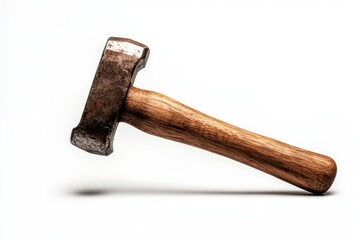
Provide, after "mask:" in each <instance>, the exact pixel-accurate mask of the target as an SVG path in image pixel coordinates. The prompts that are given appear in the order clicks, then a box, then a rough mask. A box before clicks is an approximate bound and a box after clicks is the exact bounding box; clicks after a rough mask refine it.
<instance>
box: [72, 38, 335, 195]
mask: <svg viewBox="0 0 360 240" xmlns="http://www.w3.org/2000/svg"><path fill="white" fill-rule="evenodd" d="M149 52H150V51H149V48H148V47H147V46H145V45H143V44H141V43H138V42H136V41H133V40H130V39H126V38H116V37H110V38H109V39H108V41H107V43H106V45H105V49H104V51H103V54H102V57H101V60H100V63H99V66H98V69H97V71H96V74H95V77H94V81H93V83H92V86H91V89H90V93H89V96H88V99H87V102H86V105H85V109H84V112H83V114H82V117H81V120H80V123H79V125H78V126H77V127H75V128H74V129H73V130H72V133H71V143H72V144H73V145H75V146H77V147H79V148H81V149H83V150H85V151H87V152H90V153H95V154H100V155H109V154H110V153H112V151H113V139H114V135H115V131H116V128H117V125H118V123H119V122H125V123H128V124H130V125H132V126H134V127H136V128H138V129H140V130H142V131H144V132H146V133H149V134H152V135H155V136H159V137H163V138H166V139H170V140H174V141H177V142H181V143H185V144H188V145H191V146H194V147H199V148H202V149H205V150H208V151H210V152H213V153H217V154H220V155H223V156H225V157H228V158H231V159H233V160H236V161H238V162H241V163H244V164H247V165H249V166H251V167H253V168H256V169H258V170H261V171H263V172H266V173H268V174H271V175H273V176H275V177H277V178H279V179H282V180H284V181H286V182H288V183H290V184H293V185H295V186H297V187H300V188H302V189H304V190H307V191H309V192H312V193H314V194H322V193H325V192H326V191H327V190H328V189H329V188H330V186H331V184H332V183H333V181H334V179H335V176H336V170H337V167H336V163H335V162H334V160H333V159H331V158H330V157H327V156H324V155H321V154H318V153H314V152H311V151H308V150H304V149H301V148H298V147H294V146H291V145H289V144H286V143H283V142H280V141H277V140H274V139H272V138H268V137H265V136H262V135H259V134H256V133H253V132H250V131H247V130H244V129H242V128H238V127H235V126H233V125H231V124H228V123H225V122H223V121H220V120H218V119H215V118H213V117H210V116H208V115H206V114H204V113H201V112H199V111H197V110H195V109H192V108H190V107H188V106H186V105H184V104H182V103H180V102H178V101H175V100H173V99H171V98H169V97H167V96H165V95H163V94H160V93H157V92H152V91H147V90H142V89H139V88H136V87H133V86H132V85H133V82H134V80H135V76H136V74H137V72H138V71H139V70H140V69H142V68H144V67H145V65H146V61H147V59H148V56H149Z"/></svg>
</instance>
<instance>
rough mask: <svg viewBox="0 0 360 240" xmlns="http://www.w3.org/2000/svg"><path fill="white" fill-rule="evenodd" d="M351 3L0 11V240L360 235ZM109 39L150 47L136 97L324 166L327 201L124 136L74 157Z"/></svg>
mask: <svg viewBox="0 0 360 240" xmlns="http://www.w3.org/2000/svg"><path fill="white" fill-rule="evenodd" d="M356 2H357V1H354V2H350V1H244V2H241V1H236V2H235V1H234V2H227V1H218V2H210V1H206V2H205V1H204V2H199V1H189V2H187V1H181V2H170V1H169V2H166V1H164V2H151V1H143V2H141V1H128V2H124V1H97V2H94V1H65V0H63V1H58V2H51V1H25V0H24V1H10V0H6V1H3V0H2V1H1V3H0V47H1V49H0V74H1V75H0V91H1V94H0V104H1V105H0V107H1V108H0V114H1V115H0V159H1V166H0V167H1V168H0V169H1V189H0V190H1V192H0V194H1V195H0V196H1V197H0V199H1V200H0V201H1V202H0V218H1V222H0V228H1V232H2V236H1V239H4V240H21V239H36V240H49V239H52V240H57V239H59V240H64V239H68V240H72V239H74V240H75V239H76V240H78V239H87V240H92V239H94V240H95V239H107V240H109V239H136V240H139V239H147V240H148V239H154V240H155V239H156V240H161V239H174V240H175V239H207V240H210V239H359V237H360V234H359V232H358V231H359V230H357V229H356V228H357V227H358V226H359V224H360V211H359V200H360V197H359V196H360V195H359V190H358V188H359V186H358V184H359V182H360V181H359V180H360V177H359V171H360V164H359V161H360V159H359V154H358V152H359V147H360V146H359V143H360V140H359V133H360V129H359V123H360V117H359V102H360V96H359V84H358V82H359V79H360V68H359V65H360V57H359V56H360V47H359V46H360V44H359V43H360V35H359V29H360V14H359V13H360V7H359V4H358V3H356ZM109 36H119V37H127V38H132V39H134V40H137V41H139V42H142V43H144V44H146V45H148V46H149V47H150V49H151V54H150V58H149V61H148V65H147V67H146V68H145V69H144V70H142V71H141V72H140V73H139V74H138V76H137V79H136V81H135V85H136V86H137V87H141V88H145V89H150V90H155V91H158V92H161V93H164V94H166V95H168V96H171V97H172V98H174V99H177V100H179V101H181V102H183V103H185V104H187V105H190V106H192V107H194V108H196V109H199V110H201V111H203V112H205V113H207V114H209V115H212V116H214V117H217V118H220V119H222V120H224V121H227V122H229V123H232V124H234V125H237V126H240V127H242V128H245V129H248V130H251V131H254V132H257V133H260V134H263V135H266V136H270V137H273V138H276V139H279V140H281V141H284V142H288V143H290V144H293V145H296V146H299V147H302V148H305V149H309V150H313V151H316V152H320V153H323V154H326V155H329V156H331V157H333V158H334V159H335V160H336V161H337V164H338V176H337V179H336V180H335V183H334V185H333V187H332V188H331V190H330V192H329V193H328V194H327V195H325V196H312V195H308V194H306V193H305V192H304V191H302V190H300V189H297V188H296V187H294V186H292V185H289V184H287V183H284V182H282V181H280V180H277V179H275V178H273V177H271V176H268V175H266V174H263V173H261V172H259V171H257V170H254V169H251V168H250V167H247V166H245V165H242V164H239V163H237V162H235V161H232V160H229V159H226V158H224V157H221V156H218V155H215V154H212V153H209V152H206V151H203V150H200V149H195V148H192V147H189V146H185V145H181V144H178V143H174V142H170V141H167V140H163V139H160V138H156V137H153V136H150V135H147V134H145V133H142V132H140V131H138V130H136V129H134V128H132V127H131V126H127V125H125V124H121V125H120V126H119V128H118V130H117V135H116V139H115V143H114V153H113V154H112V155H111V156H109V157H101V156H96V155H91V154H88V153H86V152H84V151H81V150H79V149H77V148H75V147H73V146H72V145H71V144H70V142H69V138H70V132H71V129H72V128H73V127H74V126H75V125H77V123H78V121H79V119H80V116H81V114H82V110H83V107H84V104H85V101H86V97H87V95H88V91H89V88H90V85H91V82H92V79H93V76H94V73H95V70H96V67H97V64H98V61H99V59H100V55H101V52H102V49H103V46H104V44H105V42H106V40H107V38H108V37H109Z"/></svg>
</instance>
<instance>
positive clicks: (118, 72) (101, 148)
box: [71, 37, 150, 155]
mask: <svg viewBox="0 0 360 240" xmlns="http://www.w3.org/2000/svg"><path fill="white" fill-rule="evenodd" d="M149 52H150V51H149V48H148V47H146V46H145V45H143V44H141V43H138V42H135V41H133V40H130V39H126V38H114V37H111V38H109V39H108V41H107V43H106V45H105V49H104V51H103V54H102V57H101V60H100V63H99V66H98V69H97V71H96V74H95V77H94V81H93V83H92V86H91V89H90V93H89V96H88V99H87V102H86V105H85V109H84V112H83V115H82V117H81V120H80V123H79V125H78V126H77V127H75V128H74V129H73V131H72V133H71V143H72V144H73V145H75V146H77V147H79V148H81V149H83V150H85V151H87V152H90V153H96V154H100V155H109V154H110V153H112V151H113V147H112V146H113V138H114V135H115V131H116V127H117V124H118V119H119V116H120V115H121V111H122V108H123V104H124V102H125V99H126V95H127V92H128V89H129V87H130V86H131V85H132V84H133V82H134V80H135V76H136V74H137V72H138V71H139V70H140V69H142V68H144V67H145V64H146V61H147V58H148V56H149Z"/></svg>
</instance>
